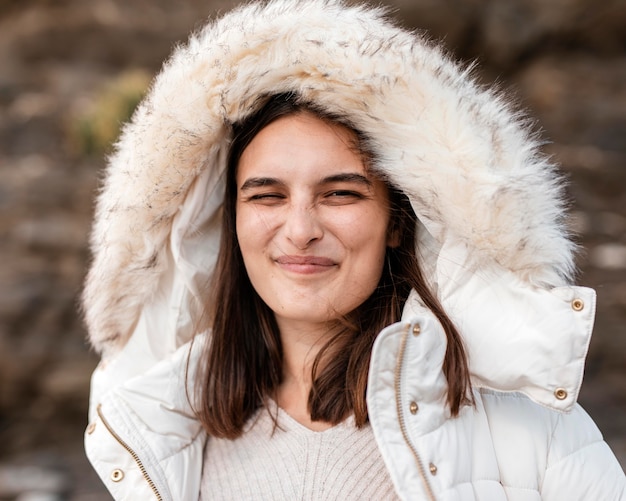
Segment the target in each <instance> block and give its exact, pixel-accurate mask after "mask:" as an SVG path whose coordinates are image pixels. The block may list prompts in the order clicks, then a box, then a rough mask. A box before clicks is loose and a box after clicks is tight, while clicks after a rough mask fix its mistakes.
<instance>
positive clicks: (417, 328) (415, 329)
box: [413, 324, 422, 336]
mask: <svg viewBox="0 0 626 501" xmlns="http://www.w3.org/2000/svg"><path fill="white" fill-rule="evenodd" d="M421 332H422V328H421V327H420V324H415V325H414V326H413V335H414V336H419V335H420V333H421Z"/></svg>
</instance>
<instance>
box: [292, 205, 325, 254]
mask: <svg viewBox="0 0 626 501" xmlns="http://www.w3.org/2000/svg"><path fill="white" fill-rule="evenodd" d="M284 232H285V236H286V238H287V240H289V242H291V244H293V245H294V246H295V247H296V248H297V249H299V250H304V249H306V248H307V247H309V245H311V244H312V243H313V242H314V241H316V240H319V239H320V238H322V235H323V234H324V231H323V226H322V224H321V221H320V220H319V218H318V217H317V214H316V211H315V209H313V208H311V207H306V206H297V207H294V206H292V207H291V208H290V210H289V212H288V214H287V218H286V220H285V225H284Z"/></svg>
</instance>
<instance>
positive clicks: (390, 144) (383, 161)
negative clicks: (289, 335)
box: [83, 0, 573, 355]
mask: <svg viewBox="0 0 626 501" xmlns="http://www.w3.org/2000/svg"><path fill="white" fill-rule="evenodd" d="M290 90H293V91H297V92H298V93H300V94H301V95H302V96H303V97H304V98H305V99H307V100H310V101H313V102H315V103H317V104H318V105H319V106H321V107H323V108H325V109H327V110H329V111H331V112H333V113H336V114H340V115H342V116H345V117H347V118H348V120H349V121H350V122H351V123H352V124H353V125H354V126H355V127H356V128H358V129H359V130H361V131H362V132H364V133H365V135H366V136H367V137H369V138H371V140H372V147H373V150H374V152H375V153H376V156H377V167H378V168H379V169H380V170H381V171H382V172H383V173H384V174H385V175H386V176H387V177H388V179H389V180H390V181H391V182H392V183H394V184H395V185H396V186H398V187H400V188H401V189H402V190H404V192H405V193H406V194H407V195H408V196H409V198H410V199H411V202H412V205H413V208H414V210H415V212H416V214H417V216H418V218H419V220H420V228H419V235H420V245H421V246H422V250H421V252H422V253H423V254H424V259H425V261H426V270H427V272H428V273H429V276H430V279H431V282H432V283H433V285H436V284H435V282H436V280H435V279H434V278H433V276H434V275H433V273H434V272H433V270H434V269H435V267H436V262H437V259H438V258H440V253H441V249H442V247H444V246H446V245H448V244H449V243H450V242H454V245H455V247H458V246H461V247H463V248H464V249H466V251H467V256H470V259H469V260H467V257H466V258H464V259H465V261H466V262H465V265H467V266H470V267H474V268H475V269H478V268H480V267H483V266H492V265H495V266H497V267H498V268H501V269H503V270H507V273H508V272H511V273H512V274H513V275H514V276H515V277H516V279H519V280H520V281H521V282H522V283H525V284H529V285H530V286H533V287H534V286H538V287H542V288H546V289H547V288H550V287H554V286H559V285H563V284H565V283H567V282H568V280H569V277H570V274H571V272H572V271H573V261H572V250H573V245H572V244H571V242H570V241H569V239H568V236H567V234H566V230H565V229H564V225H563V215H564V213H563V201H562V198H561V190H562V188H561V184H560V180H559V177H558V175H557V174H556V173H555V169H554V166H553V165H552V164H551V163H550V162H549V161H548V160H547V159H546V157H544V156H543V155H542V154H540V153H539V152H538V143H537V140H536V139H535V137H534V136H533V134H532V132H531V131H530V130H529V126H528V123H527V122H526V121H525V120H524V119H522V118H520V117H519V116H518V115H517V114H516V113H514V112H512V111H511V110H510V107H509V105H508V104H507V103H506V102H505V101H504V100H503V99H502V98H501V97H500V96H499V95H497V94H496V93H494V92H493V91H490V90H488V89H485V88H483V87H481V86H480V85H478V84H477V83H476V82H475V81H474V80H473V79H472V77H471V76H470V75H469V71H468V70H467V69H465V68H463V67H460V66H459V65H458V64H456V63H455V62H454V61H453V60H452V59H450V57H449V56H447V55H446V54H445V53H444V52H442V50H441V49H440V48H438V47H436V46H434V45H433V44H431V43H430V42H428V41H427V40H425V39H424V38H423V37H422V36H420V35H418V34H415V33H409V32H407V31H405V30H403V29H400V28H398V27H396V26H395V25H394V24H393V23H391V22H390V21H389V20H387V19H386V17H385V15H384V12H383V11H381V10H376V9H374V10H371V9H368V8H364V7H350V6H346V5H344V4H343V3H342V2H337V1H332V0H330V1H329V0H312V1H294V0H276V1H271V2H269V3H268V4H264V5H263V6H261V5H258V4H253V5H248V6H244V7H241V8H239V9H238V10H235V11H233V12H231V13H229V14H227V15H226V16H224V17H223V18H221V19H219V20H217V21H215V22H211V23H209V24H208V25H207V26H206V27H205V28H204V29H202V30H200V31H199V32H198V33H196V34H194V35H193V36H192V37H191V39H190V40H189V42H188V43H187V44H186V45H183V46H180V47H178V48H177V49H176V50H175V52H174V54H173V55H172V57H171V58H170V59H169V61H168V62H167V63H166V64H165V66H164V68H163V70H162V71H161V73H160V74H159V75H158V77H157V78H156V80H155V81H154V83H153V86H152V88H151V90H150V92H149V94H148V96H147V98H146V99H145V100H144V101H143V103H142V104H141V105H140V106H139V108H138V110H137V111H136V113H135V115H134V117H133V119H132V121H131V122H130V123H129V124H128V125H126V127H125V128H124V131H123V133H122V135H121V138H120V140H119V142H118V144H117V148H116V152H115V153H114V154H113V155H112V156H111V158H110V159H109V164H108V168H107V170H106V174H105V178H104V184H103V187H102V191H101V193H100V195H99V198H98V201H97V210H96V220H95V225H94V228H93V233H92V236H91V247H92V251H93V263H92V265H91V269H90V271H89V275H88V278H87V283H86V288H85V291H84V296H83V304H84V311H85V316H86V321H87V324H88V328H89V336H90V340H91V342H92V344H93V345H94V347H95V348H96V349H97V350H98V351H99V352H102V353H104V354H105V355H107V354H113V353H116V352H118V351H119V350H120V349H121V348H122V347H123V346H124V345H125V344H126V343H127V341H128V339H129V338H130V336H131V333H132V332H133V330H135V329H136V328H137V326H138V325H141V324H142V323H144V324H146V326H147V327H146V328H147V329H148V330H149V327H150V325H149V324H150V323H151V322H152V324H153V325H156V326H158V328H159V329H161V330H166V331H167V330H168V329H169V334H168V336H169V337H168V340H167V342H166V344H167V343H169V345H168V346H167V347H165V348H163V349H164V350H166V351H167V350H169V351H171V350H172V349H174V348H175V347H176V346H178V345H180V344H181V343H182V342H184V341H185V340H186V339H188V338H189V336H190V335H191V333H192V332H193V330H194V325H197V322H198V311H199V309H198V308H197V307H195V306H194V304H196V303H195V299H197V298H198V297H199V292H198V291H199V289H200V287H202V285H203V284H204V283H206V280H207V278H208V277H209V276H210V273H211V270H212V267H213V265H214V259H215V253H216V252H217V248H218V246H219V245H218V243H219V238H220V236H219V208H220V205H221V201H222V196H223V194H222V191H223V186H222V183H223V180H222V174H223V171H224V168H225V152H226V150H227V148H228V144H229V141H230V134H231V131H230V124H232V123H234V122H236V121H238V120H240V119H242V118H243V117H245V116H246V115H248V114H250V113H251V112H252V111H253V110H254V109H256V107H258V105H259V104H260V103H259V101H258V98H259V97H260V96H262V95H266V94H272V93H278V92H285V91H290ZM149 311H151V312H152V313H153V314H154V315H152V316H150V315H149V314H148V313H149ZM156 318H159V319H160V320H155V319H156ZM161 321H162V322H164V323H165V324H166V325H163V323H160V324H159V323H158V322H161Z"/></svg>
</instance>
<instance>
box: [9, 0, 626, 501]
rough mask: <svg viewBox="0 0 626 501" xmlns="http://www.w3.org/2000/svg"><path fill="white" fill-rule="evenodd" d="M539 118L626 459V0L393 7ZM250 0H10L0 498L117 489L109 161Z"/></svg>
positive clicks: (600, 402) (599, 374)
mask: <svg viewBox="0 0 626 501" xmlns="http://www.w3.org/2000/svg"><path fill="white" fill-rule="evenodd" d="M382 3H383V4H388V5H391V6H392V7H393V8H394V15H395V16H397V17H398V19H399V20H401V22H402V23H403V24H404V25H406V26H410V27H418V28H426V29H428V30H429V31H430V32H431V33H432V35H433V37H435V38H441V39H443V40H444V42H445V44H446V45H447V46H448V47H449V48H450V50H452V51H453V52H454V53H455V54H457V55H458V56H459V57H460V58H462V59H464V60H466V61H471V60H477V61H478V62H479V65H480V66H479V70H478V74H479V75H480V76H481V78H482V80H483V81H484V82H486V83H490V82H498V84H499V85H500V87H502V88H503V89H507V90H508V91H509V92H512V93H513V94H514V95H515V96H516V97H517V100H518V102H519V104H520V106H521V107H522V108H525V109H528V110H529V111H530V112H531V114H532V115H533V116H535V117H536V118H537V119H538V122H539V124H540V125H541V127H542V128H543V129H544V131H545V136H546V137H547V138H548V139H549V140H550V141H551V142H550V144H548V145H546V149H547V151H548V152H549V153H551V154H552V155H554V157H555V158H556V159H557V160H558V161H560V162H561V163H562V165H563V169H564V170H565V172H566V173H567V175H568V177H569V178H570V181H571V183H570V188H569V190H570V196H571V199H572V211H573V216H574V217H573V224H574V226H575V229H576V230H577V231H578V232H579V240H580V243H581V244H582V245H583V247H584V249H585V252H584V253H583V254H581V257H580V265H581V268H582V273H581V275H580V277H579V283H581V284H583V285H588V286H591V287H594V288H595V289H596V290H597V291H598V310H597V323H596V329H595V334H594V338H593V340H592V343H591V348H590V351H589V359H588V362H587V369H586V379H585V384H584V386H583V390H582V394H581V397H580V400H581V402H582V404H583V405H584V406H585V407H586V408H587V410H588V411H589V412H590V414H591V415H592V417H593V418H594V419H595V420H596V422H597V423H598V425H599V426H600V428H601V429H602V431H603V432H604V434H605V437H606V439H607V441H608V443H609V444H610V445H611V447H612V448H613V450H614V451H615V453H616V454H617V456H618V458H619V459H620V461H621V463H622V465H626V379H625V376H626V363H625V357H626V141H625V138H626V0H603V1H602V2H598V1H596V0H507V1H502V0H395V1H392V0H388V1H383V2H382ZM232 4H234V2H229V1H211V0H204V1H200V0H177V1H174V0H0V209H1V210H0V260H1V261H0V500H2V501H5V500H19V501H34V500H47V501H52V500H57V501H60V500H85V501H87V500H104V499H109V497H108V496H107V494H106V492H105V491H104V488H103V487H102V486H101V485H100V483H99V481H98V479H97V478H96V476H95V473H93V472H92V471H91V468H90V467H89V465H88V464H87V461H86V459H85V458H84V456H83V452H82V435H83V430H84V428H85V426H86V424H87V422H86V411H87V399H88V384H89V375H90V372H91V371H92V369H93V368H94V366H95V364H96V363H97V358H96V356H95V355H94V354H93V353H91V352H90V350H89V348H88V346H87V344H86V343H85V330H84V326H83V325H82V323H81V320H80V317H79V315H78V313H77V296H78V294H79V290H80V288H81V284H82V280H83V277H84V274H85V270H86V266H87V262H88V259H89V255H88V250H87V235H88V230H89V224H90V220H91V217H92V208H93V198H94V194H95V191H96V188H97V184H98V172H99V171H100V169H101V168H102V166H103V158H104V155H105V153H106V151H107V150H108V149H109V145H110V142H111V140H112V139H113V138H114V137H115V135H116V134H117V130H118V126H119V121H120V120H123V119H125V117H127V116H128V115H129V113H130V112H131V110H132V108H133V106H134V105H135V104H136V102H137V99H139V97H140V96H141V93H142V92H143V90H144V89H145V86H146V85H147V82H148V81H149V80H150V78H151V76H152V75H153V74H154V73H155V71H157V70H158V68H159V67H160V64H161V62H162V60H163V59H164V58H165V57H166V56H167V55H168V53H169V52H170V51H171V49H172V47H173V46H174V44H175V43H177V42H179V41H182V40H184V39H185V37H186V34H187V33H188V32H189V31H190V30H192V29H194V28H197V27H198V26H199V25H200V24H201V22H202V20H204V19H206V18H207V17H208V16H215V15H216V13H217V12H219V11H224V10H226V9H228V8H229V7H230V6H231V5H232Z"/></svg>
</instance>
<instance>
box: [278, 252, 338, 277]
mask: <svg viewBox="0 0 626 501" xmlns="http://www.w3.org/2000/svg"><path fill="white" fill-rule="evenodd" d="M275 262H276V263H277V264H278V265H279V266H280V267H281V268H283V269H284V270H287V271H292V272H294V273H303V274H312V273H320V272H324V271H328V270H330V269H331V268H333V267H334V266H336V265H337V263H336V262H335V261H333V260H332V259H330V258H327V257H320V256H279V257H277V258H276V259H275Z"/></svg>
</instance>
